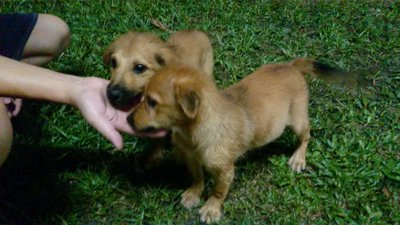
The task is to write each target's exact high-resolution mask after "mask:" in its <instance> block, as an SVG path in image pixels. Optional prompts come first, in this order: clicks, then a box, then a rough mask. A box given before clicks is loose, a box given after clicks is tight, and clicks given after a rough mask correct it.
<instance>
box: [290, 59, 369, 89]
mask: <svg viewBox="0 0 400 225" xmlns="http://www.w3.org/2000/svg"><path fill="white" fill-rule="evenodd" d="M291 64H292V66H294V67H296V68H297V69H298V70H300V72H301V73H302V74H310V75H312V76H314V77H315V78H319V79H323V80H326V81H328V82H330V83H335V84H340V85H345V86H354V85H357V86H358V85H360V84H361V83H362V80H363V79H364V78H363V77H361V74H360V73H351V72H348V71H345V70H342V69H339V68H335V67H333V66H330V65H328V64H325V63H322V62H319V61H316V60H313V59H307V58H299V59H296V60H294V61H292V62H291Z"/></svg>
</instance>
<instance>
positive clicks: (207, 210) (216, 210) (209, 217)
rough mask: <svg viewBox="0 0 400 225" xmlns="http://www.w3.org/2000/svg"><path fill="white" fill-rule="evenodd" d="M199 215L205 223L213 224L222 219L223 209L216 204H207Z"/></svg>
mask: <svg viewBox="0 0 400 225" xmlns="http://www.w3.org/2000/svg"><path fill="white" fill-rule="evenodd" d="M199 213H200V220H201V222H203V223H204V222H205V223H213V222H217V221H218V220H220V219H221V209H220V207H218V206H215V205H214V204H207V203H206V204H205V205H204V206H203V207H201V209H200V211H199Z"/></svg>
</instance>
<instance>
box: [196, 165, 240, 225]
mask: <svg viewBox="0 0 400 225" xmlns="http://www.w3.org/2000/svg"><path fill="white" fill-rule="evenodd" d="M234 170H235V166H234V164H233V163H232V164H230V165H227V166H226V167H224V168H222V169H221V168H218V169H209V171H210V172H211V174H212V175H213V177H214V179H215V181H216V184H215V186H214V188H213V192H212V194H211V196H210V197H209V198H208V200H207V202H206V204H205V205H204V206H203V207H202V208H201V209H200V211H199V212H200V220H201V221H202V222H206V223H212V222H217V221H218V220H219V219H220V218H221V215H222V213H221V207H222V204H223V203H224V200H225V198H226V196H227V194H228V191H229V188H230V186H231V184H232V180H233V177H234Z"/></svg>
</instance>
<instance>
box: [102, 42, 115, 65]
mask: <svg viewBox="0 0 400 225" xmlns="http://www.w3.org/2000/svg"><path fill="white" fill-rule="evenodd" d="M114 50H115V45H114V44H111V45H110V46H108V47H107V48H106V50H105V51H104V53H103V61H104V63H105V64H109V63H110V59H111V55H112V54H113V52H114Z"/></svg>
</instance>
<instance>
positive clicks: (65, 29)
mask: <svg viewBox="0 0 400 225" xmlns="http://www.w3.org/2000/svg"><path fill="white" fill-rule="evenodd" d="M47 16H48V20H49V23H50V25H49V26H50V27H51V28H52V30H53V32H54V33H52V37H53V40H52V43H53V50H54V55H55V56H56V55H58V54H60V53H61V52H63V51H64V50H65V49H66V48H67V47H68V45H69V41H70V39H71V32H70V29H69V26H68V24H67V23H66V22H65V21H64V20H62V19H61V18H59V17H57V16H53V15H47Z"/></svg>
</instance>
